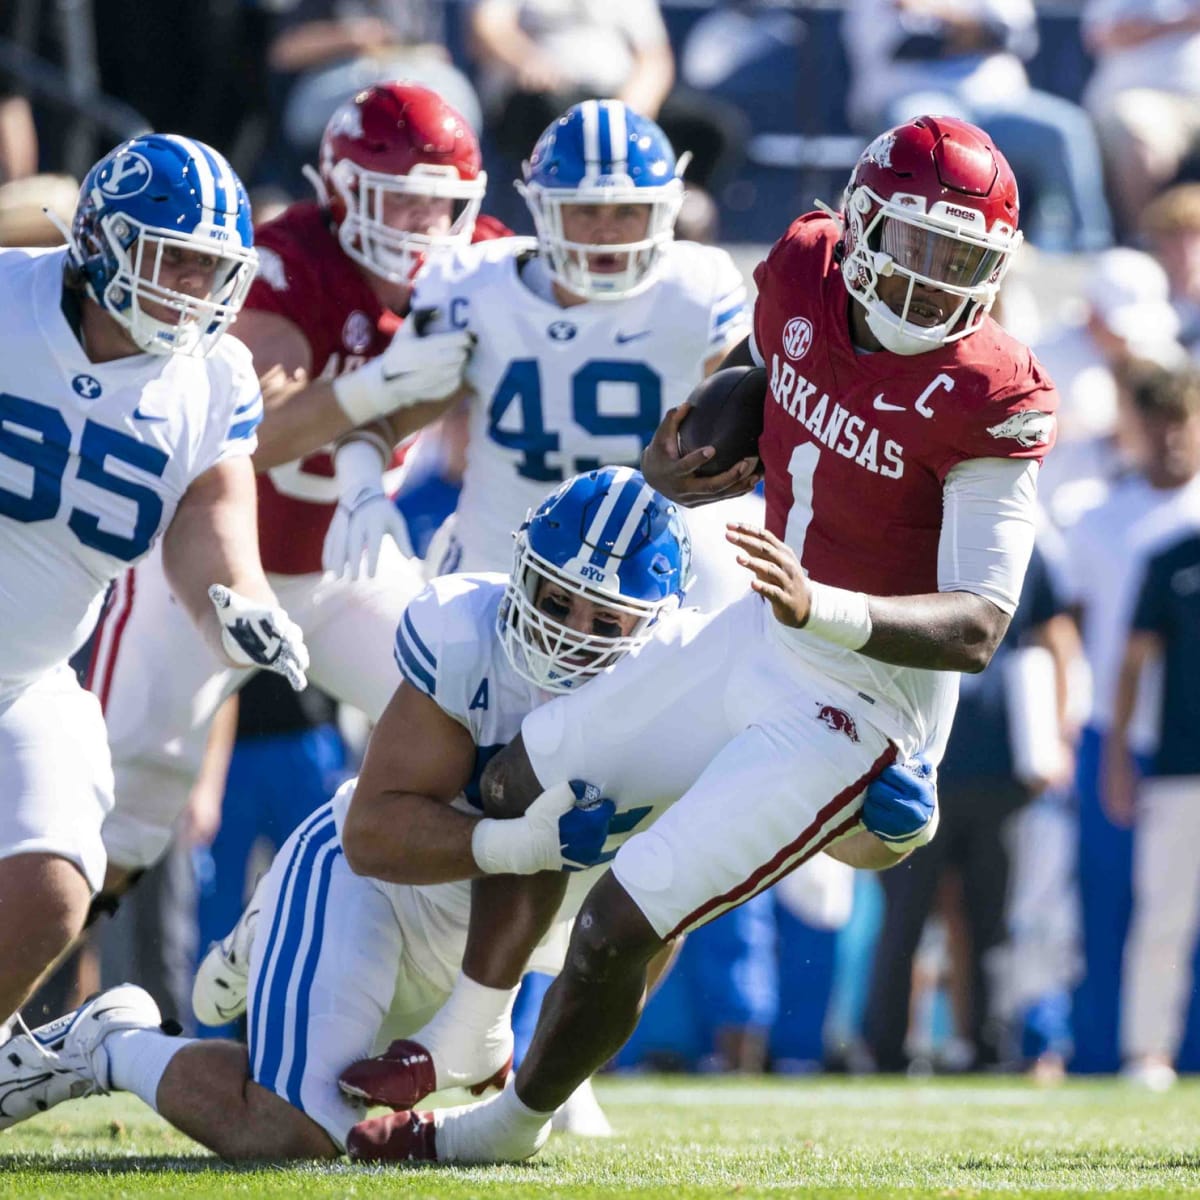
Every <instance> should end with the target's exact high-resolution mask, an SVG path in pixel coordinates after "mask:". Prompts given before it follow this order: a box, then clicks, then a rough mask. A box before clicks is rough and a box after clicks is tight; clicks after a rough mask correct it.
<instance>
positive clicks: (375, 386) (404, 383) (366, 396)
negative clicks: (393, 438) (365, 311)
mask: <svg viewBox="0 0 1200 1200" xmlns="http://www.w3.org/2000/svg"><path fill="white" fill-rule="evenodd" d="M420 315H421V314H413V315H412V316H410V317H409V319H408V320H407V321H405V322H404V324H403V325H401V326H400V330H399V332H398V333H397V334H396V336H395V337H393V338H392V340H391V342H390V343H389V344H388V347H387V349H386V350H384V352H383V353H382V354H380V355H379V356H378V357H376V358H372V359H370V360H369V361H368V362H365V363H363V365H362V366H361V367H359V368H358V370H357V371H351V372H350V373H349V374H347V375H339V376H338V377H337V378H336V379H335V380H334V381H333V394H334V396H335V397H336V399H337V402H338V404H339V405H340V406H341V408H342V411H343V412H344V413H345V414H346V415H347V416H348V417H349V418H350V419H351V421H353V422H354V424H355V425H356V426H358V425H366V424H367V423H368V422H370V421H373V420H375V419H376V418H378V417H383V416H386V415H387V414H388V413H392V412H395V411H396V410H397V409H400V408H408V407H409V406H410V405H413V404H420V403H422V402H423V401H426V400H443V399H445V398H446V397H447V396H449V395H451V394H452V393H454V392H456V391H457V390H458V388H459V385H460V384H461V383H462V375H463V369H464V368H465V367H466V365H467V355H468V354H469V353H470V349H471V344H472V338H471V335H470V334H469V333H468V332H467V331H466V330H462V329H451V330H448V331H446V332H445V333H429V334H425V335H422V334H420V333H418V331H417V330H418V327H419V326H422V324H423V322H422V321H421V319H420Z"/></svg>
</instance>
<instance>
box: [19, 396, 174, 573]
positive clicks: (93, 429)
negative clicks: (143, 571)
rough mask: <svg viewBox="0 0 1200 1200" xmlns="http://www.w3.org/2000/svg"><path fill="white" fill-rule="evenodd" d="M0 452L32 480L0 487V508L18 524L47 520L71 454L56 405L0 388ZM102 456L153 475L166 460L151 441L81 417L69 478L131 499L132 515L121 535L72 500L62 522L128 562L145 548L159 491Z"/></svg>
mask: <svg viewBox="0 0 1200 1200" xmlns="http://www.w3.org/2000/svg"><path fill="white" fill-rule="evenodd" d="M6 426H20V427H21V428H23V429H27V430H29V431H31V432H32V433H33V434H35V435H36V437H29V436H27V435H25V434H20V433H16V432H15V431H14V430H13V429H11V428H7V427H6ZM0 454H2V455H4V456H6V457H7V458H10V459H12V460H13V461H14V462H18V463H23V464H24V465H25V466H27V467H31V468H32V469H33V483H32V485H31V487H30V488H29V492H28V494H27V495H23V494H22V493H21V492H14V491H10V490H9V489H7V488H3V487H0V516H5V517H11V518H12V519H13V520H14V521H21V522H23V523H25V524H31V523H33V522H35V521H50V520H53V519H54V518H55V517H56V516H58V509H59V505H60V504H61V502H62V481H63V475H64V474H65V472H66V469H67V464H68V463H69V462H70V461H71V431H70V429H68V428H67V422H66V421H65V420H64V419H63V415H62V413H60V412H59V411H58V409H56V408H51V407H50V405H48V404H38V403H36V402H35V401H33V400H23V399H21V397H20V396H10V395H9V394H8V393H7V392H0ZM109 459H112V460H113V461H114V462H116V463H123V464H124V465H125V466H127V467H135V468H137V469H138V470H140V471H145V472H146V473H147V474H148V475H154V476H161V475H162V473H163V471H164V470H165V469H166V466H167V455H166V452H165V451H163V450H160V449H159V448H158V447H157V446H148V445H146V444H145V442H139V441H138V440H137V439H136V438H132V437H130V436H129V435H128V434H126V433H121V432H120V431H119V430H116V429H110V428H109V427H108V426H107V425H97V424H96V422H95V421H88V422H87V423H86V424H85V425H84V427H83V438H82V440H81V441H80V443H79V470H78V472H77V475H76V478H78V479H79V480H80V481H82V482H83V483H90V484H91V485H92V486H93V487H97V488H99V489H100V490H101V491H105V492H110V493H111V494H112V495H114V496H124V497H125V498H126V499H127V500H131V501H133V504H134V508H135V511H136V516H135V518H134V525H133V533H132V535H130V536H129V537H122V536H121V535H120V534H116V533H108V532H107V531H106V530H103V529H101V528H100V518H99V517H98V516H97V515H96V514H94V513H89V512H85V511H84V510H83V509H80V508H73V509H72V510H71V515H70V517H68V518H67V525H68V527H69V528H70V530H71V532H72V533H74V534H75V536H76V537H77V538H78V539H79V540H80V541H81V542H82V543H83V544H84V545H85V546H90V547H91V548H92V549H93V550H100V551H103V553H105V554H111V555H112V556H113V557H114V558H119V559H121V560H122V561H123V562H131V561H132V560H133V559H135V558H138V557H139V556H141V555H142V554H144V553H145V552H146V551H147V550H148V549H149V548H150V541H151V539H152V538H153V537H154V533H155V530H157V529H158V523H159V521H160V520H161V519H162V499H161V497H160V496H159V495H158V494H157V493H156V492H154V491H152V490H151V489H150V488H148V487H146V486H145V485H144V484H140V483H134V482H133V480H131V479H129V478H127V477H126V476H125V475H118V474H116V473H115V472H113V471H110V470H109V469H108V460H109Z"/></svg>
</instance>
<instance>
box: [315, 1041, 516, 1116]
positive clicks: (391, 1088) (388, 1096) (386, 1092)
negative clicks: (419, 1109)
mask: <svg viewBox="0 0 1200 1200" xmlns="http://www.w3.org/2000/svg"><path fill="white" fill-rule="evenodd" d="M511 1071H512V1055H511V1054H510V1055H509V1056H508V1059H507V1061H506V1062H505V1063H504V1065H503V1066H502V1067H501V1068H500V1070H498V1071H497V1072H496V1073H495V1074H494V1075H491V1076H489V1077H488V1078H487V1079H484V1080H481V1081H479V1082H477V1083H473V1084H470V1085H469V1087H470V1090H471V1094H472V1095H473V1096H481V1095H483V1093H484V1092H486V1091H487V1090H488V1088H496V1089H497V1090H499V1089H501V1088H503V1087H504V1084H505V1083H506V1082H507V1080H508V1076H509V1073H510V1072H511ZM338 1086H339V1087H340V1088H341V1089H342V1091H343V1092H345V1094H346V1095H347V1096H352V1097H353V1098H354V1099H355V1100H362V1101H364V1102H365V1103H367V1104H386V1105H387V1106H388V1107H389V1108H394V1109H397V1110H407V1109H411V1108H413V1107H415V1106H416V1105H418V1104H420V1103H421V1101H422V1100H424V1099H425V1097H426V1096H428V1095H429V1094H430V1092H435V1091H437V1072H436V1071H435V1069H434V1066H433V1059H432V1057H431V1056H430V1054H429V1051H428V1050H426V1049H425V1047H424V1046H422V1045H421V1044H420V1043H419V1042H410V1041H409V1040H408V1039H407V1038H398V1039H397V1040H396V1041H394V1042H393V1043H392V1044H391V1045H390V1046H389V1047H388V1048H387V1049H386V1050H385V1051H384V1052H383V1053H382V1054H377V1055H376V1056H375V1057H374V1058H360V1059H359V1060H358V1062H354V1063H351V1064H350V1065H349V1066H348V1067H347V1068H346V1069H345V1070H344V1071H343V1072H342V1073H341V1075H339V1076H338Z"/></svg>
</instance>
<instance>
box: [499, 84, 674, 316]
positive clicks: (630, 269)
mask: <svg viewBox="0 0 1200 1200" xmlns="http://www.w3.org/2000/svg"><path fill="white" fill-rule="evenodd" d="M686 161H687V156H684V157H683V158H682V159H681V160H680V161H678V162H677V161H676V159H675V151H674V150H673V149H672V148H671V143H670V142H669V141H668V140H667V135H666V134H665V133H663V131H662V130H661V129H659V127H658V126H657V125H656V124H655V123H654V122H653V121H651V120H650V119H649V118H648V117H643V116H640V115H639V114H638V113H636V112H634V111H633V109H631V108H629V107H628V106H627V105H625V104H623V103H622V102H621V101H620V100H585V101H583V103H582V104H576V105H575V106H574V107H573V108H569V109H567V111H566V112H565V113H564V114H563V115H562V116H561V117H559V118H558V120H556V121H555V122H554V124H553V125H551V126H550V128H549V129H547V130H546V131H545V132H544V133H543V134H542V136H541V137H540V138H538V140H537V144H536V145H535V146H534V148H533V154H532V155H531V156H530V157H529V159H528V161H527V162H526V163H525V164H524V167H523V173H524V181H523V182H521V181H518V182H517V184H516V187H517V191H519V192H520V193H521V195H522V196H523V197H524V199H525V203H526V204H527V205H528V206H529V211H530V212H531V213H532V214H533V223H534V227H535V228H536V230H537V238H538V242H539V243H540V245H541V248H542V253H543V254H544V255H545V256H546V260H547V263H548V264H549V267H550V272H551V274H552V275H553V276H554V278H555V279H556V280H557V281H558V282H559V283H561V284H562V285H563V286H564V287H565V288H567V289H568V290H569V291H571V292H574V293H575V294H576V295H579V296H584V297H586V298H587V299H589V300H623V299H625V298H626V297H628V296H632V295H634V294H635V293H636V292H638V291H641V290H642V289H643V288H645V287H648V286H649V284H650V283H651V282H652V281H653V279H654V272H655V268H656V266H657V265H658V262H659V259H660V258H661V257H662V252H663V247H664V246H665V245H666V244H667V243H668V242H670V241H671V240H672V239H673V238H674V236H675V219H676V217H678V216H679V206H680V205H681V204H682V203H683V181H682V178H681V176H682V174H683V168H684V167H685V166H686ZM567 204H647V205H649V207H650V223H649V226H648V228H647V230H646V236H645V238H644V239H643V240H641V241H638V242H626V243H620V244H614V245H595V244H591V243H587V242H570V241H567V239H566V237H565V236H564V234H563V221H562V210H563V206H564V205H567ZM598 252H604V253H610V254H611V253H616V254H626V255H628V258H627V262H626V266H625V269H624V270H623V271H618V272H614V273H613V274H601V273H600V272H594V271H589V270H588V257H587V256H588V254H589V253H592V254H595V253H598Z"/></svg>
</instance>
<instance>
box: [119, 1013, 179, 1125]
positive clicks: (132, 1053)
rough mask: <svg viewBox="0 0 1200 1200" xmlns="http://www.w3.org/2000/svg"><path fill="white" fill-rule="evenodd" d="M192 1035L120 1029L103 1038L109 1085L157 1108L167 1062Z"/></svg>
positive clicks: (155, 1030)
mask: <svg viewBox="0 0 1200 1200" xmlns="http://www.w3.org/2000/svg"><path fill="white" fill-rule="evenodd" d="M195 1041H196V1039H195V1038H182V1037H168V1036H167V1035H166V1034H165V1033H160V1032H159V1031H158V1030H157V1029H122V1030H120V1031H119V1032H117V1033H112V1034H109V1036H108V1037H106V1038H105V1039H104V1051H105V1053H106V1054H107V1055H108V1081H109V1087H110V1088H111V1089H112V1090H114V1091H118V1092H132V1093H133V1094H134V1095H135V1096H138V1097H140V1098H141V1099H142V1100H144V1101H145V1102H146V1103H147V1104H148V1105H150V1107H151V1108H152V1109H154V1111H155V1112H157V1111H158V1085H159V1084H160V1083H161V1082H162V1077H163V1074H164V1073H165V1072H166V1069H167V1064H168V1063H169V1062H170V1061H171V1059H173V1058H174V1057H175V1055H176V1054H178V1053H179V1052H180V1050H182V1049H183V1048H184V1047H185V1046H191V1045H193V1044H194V1043H195Z"/></svg>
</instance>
